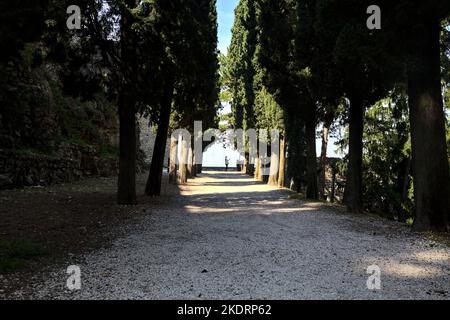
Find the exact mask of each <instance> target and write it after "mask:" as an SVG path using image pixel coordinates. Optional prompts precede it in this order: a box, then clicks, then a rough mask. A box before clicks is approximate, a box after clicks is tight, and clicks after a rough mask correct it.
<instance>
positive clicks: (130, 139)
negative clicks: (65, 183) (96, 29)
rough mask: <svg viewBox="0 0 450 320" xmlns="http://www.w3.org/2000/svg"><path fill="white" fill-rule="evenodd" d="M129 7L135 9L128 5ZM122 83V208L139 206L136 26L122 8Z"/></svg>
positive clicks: (120, 199)
mask: <svg viewBox="0 0 450 320" xmlns="http://www.w3.org/2000/svg"><path fill="white" fill-rule="evenodd" d="M126 4H127V5H128V6H130V5H132V3H131V1H127V2H126ZM121 11H122V12H121V13H122V19H121V31H120V36H121V40H122V41H121V51H122V61H121V66H120V68H121V70H120V71H121V76H122V79H121V83H120V88H119V95H118V109H119V122H120V128H119V134H120V138H119V149H120V150H119V177H118V183H117V184H118V186H117V202H118V203H119V204H124V205H129V204H136V202H137V201H136V154H137V150H136V149H137V141H136V110H135V101H134V99H133V97H132V93H131V92H132V90H131V88H130V86H129V83H130V82H131V79H130V77H131V75H130V70H129V69H130V68H131V67H130V65H129V56H130V55H131V52H130V48H131V47H132V42H131V41H130V40H131V39H130V36H129V32H130V30H131V25H132V23H133V21H132V17H130V15H129V14H128V10H127V9H126V8H125V7H121Z"/></svg>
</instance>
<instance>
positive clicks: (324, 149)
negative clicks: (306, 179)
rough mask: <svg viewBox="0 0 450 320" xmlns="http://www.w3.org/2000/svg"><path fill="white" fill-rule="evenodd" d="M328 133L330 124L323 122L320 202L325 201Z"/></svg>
mask: <svg viewBox="0 0 450 320" xmlns="http://www.w3.org/2000/svg"><path fill="white" fill-rule="evenodd" d="M329 132H330V124H329V123H325V122H324V124H323V129H322V148H321V153H320V175H319V198H320V199H322V200H326V198H325V193H326V192H325V187H326V173H327V149H328V138H329Z"/></svg>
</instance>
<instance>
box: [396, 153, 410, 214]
mask: <svg viewBox="0 0 450 320" xmlns="http://www.w3.org/2000/svg"><path fill="white" fill-rule="evenodd" d="M411 164H412V158H411V157H409V158H408V160H406V161H405V168H404V170H403V177H400V176H399V180H400V181H399V184H400V187H401V195H402V197H401V199H400V207H399V208H398V210H397V211H398V221H400V222H406V219H407V218H408V217H407V212H406V210H405V209H404V208H403V204H404V203H405V201H406V200H407V199H408V191H409V186H410V184H411V178H410V173H411Z"/></svg>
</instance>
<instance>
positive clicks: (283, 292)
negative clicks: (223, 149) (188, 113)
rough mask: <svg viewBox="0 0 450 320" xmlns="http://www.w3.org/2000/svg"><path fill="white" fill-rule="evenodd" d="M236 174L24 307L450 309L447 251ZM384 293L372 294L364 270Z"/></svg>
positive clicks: (51, 279) (177, 202) (52, 276)
mask: <svg viewBox="0 0 450 320" xmlns="http://www.w3.org/2000/svg"><path fill="white" fill-rule="evenodd" d="M289 194H290V193H289V191H287V190H279V189H276V188H273V187H270V186H267V185H263V184H257V183H255V182H254V181H253V180H252V179H250V178H248V177H245V176H242V175H240V174H237V173H228V174H226V173H219V172H208V173H206V174H203V175H202V176H201V177H200V178H197V179H196V180H195V181H194V182H191V183H190V184H189V185H188V186H185V187H183V188H182V191H181V195H178V194H177V195H172V196H170V197H168V198H167V201H160V203H158V205H157V206H156V205H155V206H154V207H150V208H149V209H148V211H149V212H148V214H144V215H142V217H139V219H138V220H139V223H138V224H136V225H133V226H128V229H129V230H127V233H126V234H127V236H125V237H122V238H119V239H117V240H116V241H115V242H114V243H113V245H112V246H111V247H109V248H107V249H104V250H100V251H97V252H94V253H91V254H88V255H86V256H84V257H77V258H75V259H72V260H71V263H73V261H74V260H75V261H76V263H77V264H78V265H79V266H80V267H81V270H82V289H81V290H80V291H75V292H69V291H68V290H67V289H66V288H65V284H66V280H67V277H68V276H67V275H66V273H65V271H66V270H60V269H61V268H56V267H55V268H54V270H53V271H52V272H51V273H49V274H48V275H47V276H46V280H45V281H44V282H39V281H38V282H37V283H36V284H35V285H34V288H33V290H34V292H33V293H32V294H31V296H24V293H20V292H18V293H17V294H18V295H19V296H20V295H21V294H22V297H26V298H52V299H80V298H81V299H449V298H450V249H449V248H448V247H447V246H445V245H443V244H439V243H436V242H433V241H431V240H427V239H426V238H425V237H424V236H422V235H417V234H413V233H411V232H410V231H409V230H408V228H406V227H404V226H403V225H401V224H398V223H395V222H391V221H387V220H383V219H381V218H378V217H373V216H369V217H367V216H355V215H349V214H344V213H339V212H338V211H336V210H333V209H324V208H323V207H321V206H320V205H318V204H316V205H313V204H306V203H302V202H300V201H299V200H290V199H288V197H289ZM374 264H375V265H377V266H379V268H380V269H381V290H375V291H372V290H369V289H367V284H366V282H367V279H368V277H369V275H368V274H367V273H366V271H367V267H368V266H370V265H374Z"/></svg>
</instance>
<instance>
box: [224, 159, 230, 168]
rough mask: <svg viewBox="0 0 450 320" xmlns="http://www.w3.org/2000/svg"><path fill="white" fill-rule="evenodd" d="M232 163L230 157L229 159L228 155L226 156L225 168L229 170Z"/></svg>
mask: <svg viewBox="0 0 450 320" xmlns="http://www.w3.org/2000/svg"><path fill="white" fill-rule="evenodd" d="M229 164H230V159H228V157H227V156H225V170H226V171H228V165H229Z"/></svg>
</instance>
